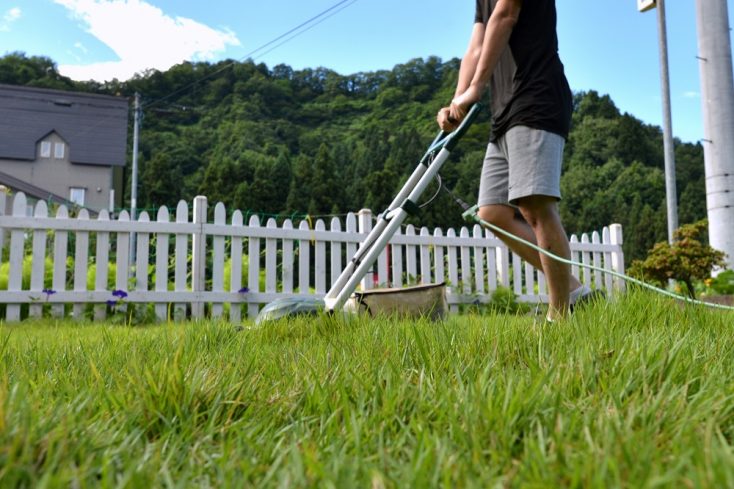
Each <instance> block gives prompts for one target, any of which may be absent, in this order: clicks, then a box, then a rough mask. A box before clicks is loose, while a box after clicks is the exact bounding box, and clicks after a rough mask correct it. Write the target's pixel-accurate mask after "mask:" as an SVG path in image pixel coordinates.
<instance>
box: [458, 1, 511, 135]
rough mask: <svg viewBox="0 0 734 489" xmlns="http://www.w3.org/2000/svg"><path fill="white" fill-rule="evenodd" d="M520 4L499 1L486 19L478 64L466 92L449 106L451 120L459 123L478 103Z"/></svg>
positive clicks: (503, 47) (505, 47) (503, 46)
mask: <svg viewBox="0 0 734 489" xmlns="http://www.w3.org/2000/svg"><path fill="white" fill-rule="evenodd" d="M521 7H522V0H498V1H497V5H496V6H495V8H494V10H493V11H492V15H491V16H490V17H489V21H488V22H487V27H486V31H485V34H484V36H483V40H482V49H481V54H480V56H479V60H478V62H477V64H476V68H475V69H474V73H473V76H472V79H471V81H470V82H469V84H468V86H467V87H466V89H465V90H464V91H463V92H462V93H461V94H460V95H459V96H458V97H456V98H454V100H453V101H452V102H451V107H450V118H451V119H454V120H456V121H461V120H463V119H464V117H465V116H466V113H467V112H468V110H469V108H470V107H471V106H472V104H474V103H475V102H478V101H479V100H481V98H482V95H483V94H484V92H485V91H486V89H487V85H488V84H489V80H490V79H491V78H492V72H493V71H494V68H495V67H496V66H497V62H498V61H499V59H500V56H501V55H502V52H503V51H504V50H505V49H507V46H508V44H509V42H510V36H511V35H512V30H513V29H514V28H515V24H517V20H518V18H519V17H520V8H521Z"/></svg>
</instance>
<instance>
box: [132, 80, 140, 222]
mask: <svg viewBox="0 0 734 489" xmlns="http://www.w3.org/2000/svg"><path fill="white" fill-rule="evenodd" d="M139 136H140V94H139V93H137V92H135V118H134V124H133V175H132V188H131V189H130V220H131V221H134V220H135V211H136V209H137V207H138V139H139Z"/></svg>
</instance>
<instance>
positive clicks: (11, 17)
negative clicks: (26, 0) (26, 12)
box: [0, 7, 23, 32]
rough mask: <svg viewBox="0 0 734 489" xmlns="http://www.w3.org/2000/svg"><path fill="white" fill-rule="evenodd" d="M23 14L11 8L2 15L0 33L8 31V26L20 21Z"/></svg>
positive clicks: (15, 8) (17, 9) (16, 8)
mask: <svg viewBox="0 0 734 489" xmlns="http://www.w3.org/2000/svg"><path fill="white" fill-rule="evenodd" d="M21 15H23V12H22V11H21V10H20V8H19V7H13V8H11V9H9V10H7V11H5V13H4V14H3V20H2V22H0V32H7V31H9V30H10V24H12V23H13V22H15V21H16V20H18V19H20V17H21Z"/></svg>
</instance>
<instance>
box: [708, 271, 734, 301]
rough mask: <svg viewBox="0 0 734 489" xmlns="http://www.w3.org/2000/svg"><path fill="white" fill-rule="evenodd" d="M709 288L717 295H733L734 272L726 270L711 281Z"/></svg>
mask: <svg viewBox="0 0 734 489" xmlns="http://www.w3.org/2000/svg"><path fill="white" fill-rule="evenodd" d="M709 287H710V288H711V289H712V290H713V291H714V292H715V293H717V294H724V295H728V294H734V270H726V271H724V272H721V273H720V274H718V275H717V276H716V277H715V278H713V279H711V284H710V285H709Z"/></svg>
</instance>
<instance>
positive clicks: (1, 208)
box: [0, 185, 9, 258]
mask: <svg viewBox="0 0 734 489" xmlns="http://www.w3.org/2000/svg"><path fill="white" fill-rule="evenodd" d="M8 193H9V191H8V187H6V186H5V185H0V216H4V215H5V214H6V212H5V209H6V208H7V206H8ZM4 247H5V229H4V228H1V227H0V258H2V255H3V248H4Z"/></svg>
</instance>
